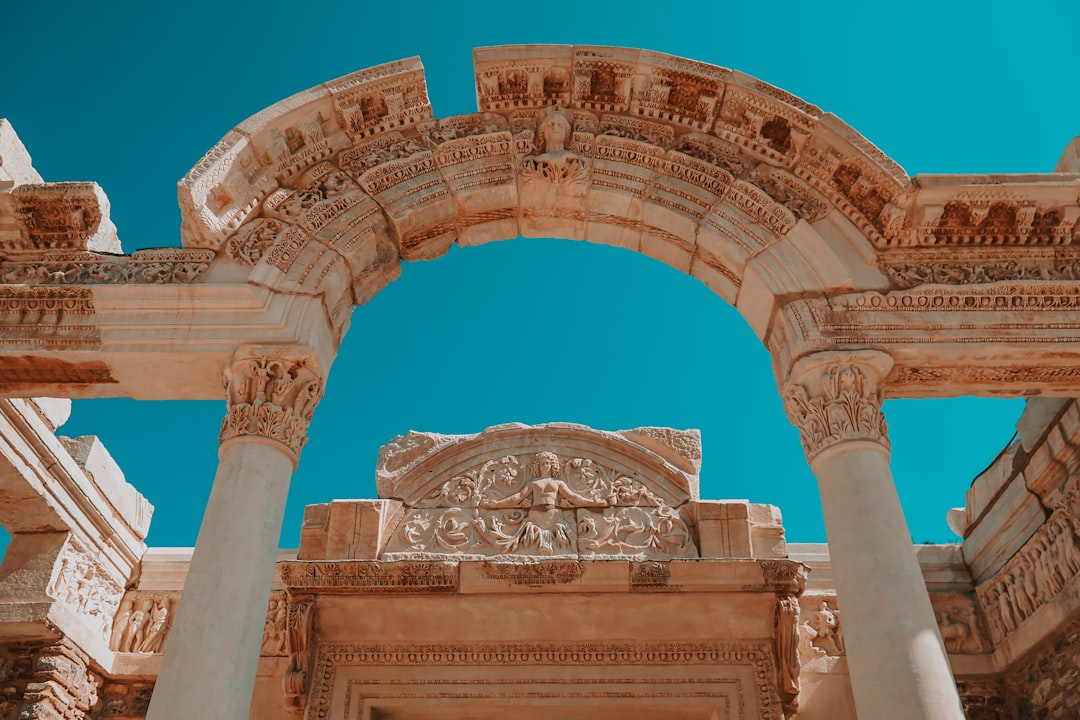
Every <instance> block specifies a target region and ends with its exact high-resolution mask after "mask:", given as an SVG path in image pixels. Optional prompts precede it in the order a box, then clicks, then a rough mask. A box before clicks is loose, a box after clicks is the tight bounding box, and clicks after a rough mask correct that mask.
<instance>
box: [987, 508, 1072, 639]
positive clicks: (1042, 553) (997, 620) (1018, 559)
mask: <svg viewBox="0 0 1080 720" xmlns="http://www.w3.org/2000/svg"><path fill="white" fill-rule="evenodd" d="M1076 525H1077V519H1076V517H1075V515H1074V514H1073V513H1072V512H1071V511H1070V509H1069V506H1068V505H1067V504H1064V503H1063V504H1060V505H1059V506H1058V507H1057V508H1056V509H1055V510H1054V512H1053V513H1052V514H1051V515H1050V517H1049V518H1048V519H1047V521H1046V522H1045V523H1043V525H1042V526H1041V527H1040V528H1039V529H1038V530H1036V531H1035V534H1034V535H1032V536H1031V538H1030V539H1029V540H1028V541H1027V543H1025V544H1024V546H1023V547H1022V548H1021V549H1020V550H1019V551H1018V552H1017V553H1016V554H1015V555H1014V556H1013V557H1012V558H1011V559H1010V560H1009V561H1008V562H1007V563H1005V565H1003V566H1002V567H1001V569H1000V570H998V571H997V572H996V573H995V574H994V576H993V577H992V578H991V579H990V580H988V581H987V582H984V583H983V584H981V585H979V586H978V587H977V588H976V593H977V594H978V598H979V605H980V607H981V608H982V610H983V612H984V613H985V614H986V618H987V622H988V624H989V626H990V634H991V636H992V637H993V639H994V641H995V643H1001V642H1002V641H1003V640H1005V638H1006V637H1008V636H1009V634H1010V633H1012V632H1013V631H1014V630H1016V629H1017V628H1019V627H1020V626H1021V625H1022V624H1023V623H1024V622H1025V621H1026V620H1027V619H1028V618H1030V617H1031V616H1032V615H1033V614H1035V612H1036V611H1038V610H1039V609H1040V608H1041V607H1043V606H1044V605H1046V604H1047V603H1048V602H1050V601H1051V600H1053V599H1054V598H1056V597H1057V596H1058V595H1059V594H1060V593H1062V592H1063V591H1064V590H1065V588H1066V587H1070V586H1072V584H1073V582H1074V581H1075V579H1076V576H1077V574H1080V543H1078V542H1077V535H1076V529H1077V527H1076Z"/></svg>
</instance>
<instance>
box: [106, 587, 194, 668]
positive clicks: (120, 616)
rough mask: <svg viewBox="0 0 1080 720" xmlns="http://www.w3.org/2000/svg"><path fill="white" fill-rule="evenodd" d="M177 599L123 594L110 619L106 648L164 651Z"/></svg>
mask: <svg viewBox="0 0 1080 720" xmlns="http://www.w3.org/2000/svg"><path fill="white" fill-rule="evenodd" d="M178 599H179V598H178V597H177V596H169V595H162V594H156V593H145V592H129V593H127V594H126V595H124V599H123V600H122V601H121V602H120V609H119V610H117V612H116V615H115V616H114V617H113V624H112V633H111V635H110V636H109V648H110V649H111V650H112V651H113V652H124V653H160V652H164V650H165V640H166V638H167V636H168V634H169V629H170V627H171V626H172V617H173V613H174V612H175V611H176V602H177V600H178Z"/></svg>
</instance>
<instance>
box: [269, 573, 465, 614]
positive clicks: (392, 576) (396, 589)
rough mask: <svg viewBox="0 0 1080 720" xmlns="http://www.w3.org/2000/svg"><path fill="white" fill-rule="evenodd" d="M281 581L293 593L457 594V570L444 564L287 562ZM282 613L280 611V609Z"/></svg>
mask: <svg viewBox="0 0 1080 720" xmlns="http://www.w3.org/2000/svg"><path fill="white" fill-rule="evenodd" d="M278 567H279V569H280V572H281V580H282V582H283V583H284V584H285V587H286V588H288V589H289V591H290V592H318V593H320V594H326V593H333V592H343V593H355V592H365V593H394V594H396V593H415V592H422V593H431V592H456V591H457V588H458V574H457V566H456V564H452V563H444V562H407V561H403V562H394V563H379V562H371V561H342V562H300V561H297V562H283V563H281V564H280V565H279V566H278ZM279 611H280V609H279Z"/></svg>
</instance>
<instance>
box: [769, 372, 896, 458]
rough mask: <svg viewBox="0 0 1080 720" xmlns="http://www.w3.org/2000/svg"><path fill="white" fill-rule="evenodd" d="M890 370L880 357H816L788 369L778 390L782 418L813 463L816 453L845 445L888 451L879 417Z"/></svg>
mask: <svg viewBox="0 0 1080 720" xmlns="http://www.w3.org/2000/svg"><path fill="white" fill-rule="evenodd" d="M891 365H892V359H891V358H889V356H888V355H885V354H884V353H879V352H876V351H862V352H853V353H818V354H817V355H812V356H810V357H808V358H803V359H802V360H800V361H799V362H798V363H796V367H795V368H793V369H792V373H791V379H790V380H789V381H788V385H787V387H786V388H785V391H784V407H785V409H786V410H787V414H788V418H790V420H791V422H792V424H794V425H795V426H796V427H797V428H799V431H800V433H801V436H802V444H803V450H805V451H806V457H807V459H808V460H813V459H814V458H815V457H816V456H817V455H818V454H819V453H820V452H821V451H822V450H825V449H826V448H829V447H832V446H833V445H836V444H837V443H841V442H845V441H848V440H870V441H872V442H876V443H879V444H881V445H882V446H884V447H885V448H886V449H888V447H889V438H888V432H887V426H886V424H885V415H884V414H883V413H882V412H881V403H882V400H883V399H884V398H883V394H882V392H881V380H882V378H883V377H884V376H885V374H886V373H887V372H888V370H889V368H890V367H891Z"/></svg>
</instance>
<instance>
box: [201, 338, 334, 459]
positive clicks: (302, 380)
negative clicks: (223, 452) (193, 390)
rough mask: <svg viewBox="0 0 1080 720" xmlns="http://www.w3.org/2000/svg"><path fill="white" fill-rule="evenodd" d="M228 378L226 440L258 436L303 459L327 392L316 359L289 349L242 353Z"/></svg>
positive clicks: (228, 371)
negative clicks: (309, 429) (310, 426)
mask: <svg viewBox="0 0 1080 720" xmlns="http://www.w3.org/2000/svg"><path fill="white" fill-rule="evenodd" d="M224 380H225V387H226V392H227V399H228V403H229V410H228V413H227V414H226V415H225V419H224V420H223V421H222V423H221V442H222V443H225V442H228V441H229V440H233V439H235V438H239V437H245V436H258V437H263V438H266V439H268V440H274V441H276V442H278V443H280V444H281V445H283V446H284V447H285V448H287V449H288V451H289V452H290V453H291V454H292V455H293V456H294V458H295V457H298V456H299V455H300V450H301V448H303V446H304V443H306V442H307V427H308V423H309V422H311V417H312V415H313V414H314V413H315V406H316V405H317V404H318V402H319V400H320V399H321V398H322V393H323V382H322V378H321V377H320V375H319V374H318V371H317V369H316V367H315V360H314V357H313V356H310V355H309V356H302V355H297V354H294V353H292V352H291V351H288V350H285V351H279V352H276V353H272V354H269V355H259V354H252V355H247V354H241V355H239V356H238V357H237V358H236V359H235V360H234V361H233V363H232V365H231V366H230V367H229V368H227V369H226V372H225V376H224Z"/></svg>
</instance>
